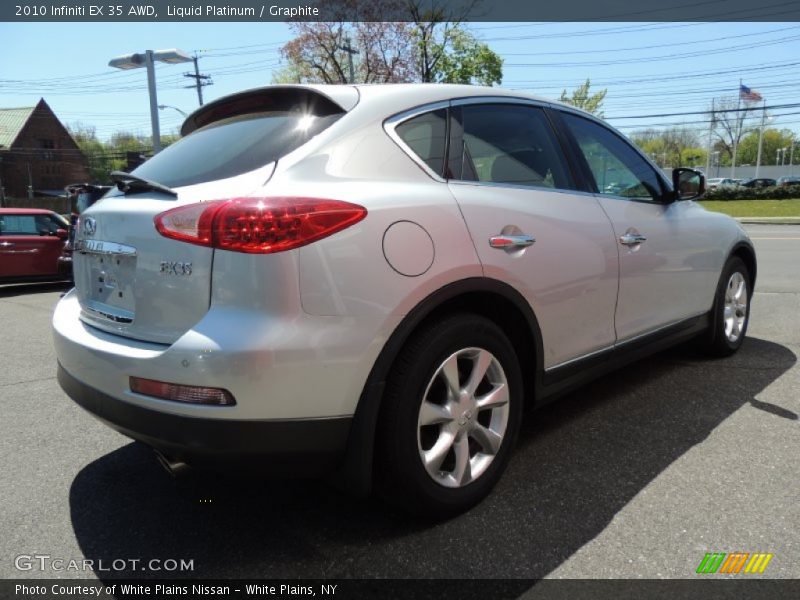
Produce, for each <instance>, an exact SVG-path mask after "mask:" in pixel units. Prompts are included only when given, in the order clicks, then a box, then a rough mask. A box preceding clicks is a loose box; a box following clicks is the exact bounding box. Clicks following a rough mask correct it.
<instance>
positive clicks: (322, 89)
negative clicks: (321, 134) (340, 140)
mask: <svg viewBox="0 0 800 600" xmlns="http://www.w3.org/2000/svg"><path fill="white" fill-rule="evenodd" d="M358 96H359V95H358V89H357V88H355V87H352V86H307V85H272V86H267V87H262V88H256V89H252V90H246V91H244V92H239V93H236V94H231V95H230V96H225V97H224V98H220V99H219V100H215V101H214V102H211V103H209V104H206V105H205V106H201V107H200V108H198V109H197V110H196V111H194V112H193V113H192V114H190V115H189V116H188V117H187V118H186V120H185V121H184V122H183V125H182V126H181V135H182V136H186V135H189V134H190V133H192V132H193V131H194V130H196V129H199V128H201V127H205V126H206V125H209V124H210V123H215V122H217V121H221V120H223V119H228V118H230V117H236V116H239V115H246V114H250V113H259V112H267V111H277V110H287V109H291V108H295V107H297V106H303V107H305V108H306V112H308V113H309V114H313V115H316V116H328V115H334V114H338V113H342V112H347V111H349V110H351V109H352V108H353V107H354V106H355V105H356V104H358Z"/></svg>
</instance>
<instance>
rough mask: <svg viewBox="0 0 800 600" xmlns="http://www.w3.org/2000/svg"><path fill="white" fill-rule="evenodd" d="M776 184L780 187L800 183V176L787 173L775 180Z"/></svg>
mask: <svg viewBox="0 0 800 600" xmlns="http://www.w3.org/2000/svg"><path fill="white" fill-rule="evenodd" d="M775 185H777V186H778V187H788V186H790V185H800V177H798V176H796V175H785V176H784V177H778V180H777V181H776V182H775Z"/></svg>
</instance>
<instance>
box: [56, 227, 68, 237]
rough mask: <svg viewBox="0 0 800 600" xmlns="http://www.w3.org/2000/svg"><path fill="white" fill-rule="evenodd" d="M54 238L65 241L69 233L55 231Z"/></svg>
mask: <svg viewBox="0 0 800 600" xmlns="http://www.w3.org/2000/svg"><path fill="white" fill-rule="evenodd" d="M56 237H58V239H60V240H65V239H67V238H68V237H69V231H67V230H66V229H56Z"/></svg>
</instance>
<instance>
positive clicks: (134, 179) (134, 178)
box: [111, 171, 178, 198]
mask: <svg viewBox="0 0 800 600" xmlns="http://www.w3.org/2000/svg"><path fill="white" fill-rule="evenodd" d="M111 179H112V180H113V181H114V183H116V184H117V187H118V188H119V191H121V192H123V193H125V194H127V193H128V192H143V191H147V190H152V191H154V192H162V193H164V194H169V195H170V196H175V197H176V198H177V197H178V192H176V191H175V190H173V189H172V188H169V187H167V186H165V185H163V184H161V183H158V182H157V181H150V180H149V179H145V178H144V177H139V176H138V175H132V174H131V173H126V172H125V171H111Z"/></svg>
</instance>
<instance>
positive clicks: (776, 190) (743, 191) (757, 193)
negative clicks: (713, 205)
mask: <svg viewBox="0 0 800 600" xmlns="http://www.w3.org/2000/svg"><path fill="white" fill-rule="evenodd" d="M704 198H705V199H706V200H785V199H787V198H800V185H789V186H785V187H777V186H772V187H763V188H744V187H738V186H724V187H717V188H714V189H713V190H708V191H707V192H706V195H705V197H704Z"/></svg>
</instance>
